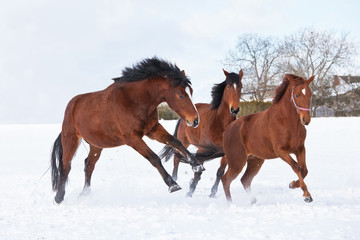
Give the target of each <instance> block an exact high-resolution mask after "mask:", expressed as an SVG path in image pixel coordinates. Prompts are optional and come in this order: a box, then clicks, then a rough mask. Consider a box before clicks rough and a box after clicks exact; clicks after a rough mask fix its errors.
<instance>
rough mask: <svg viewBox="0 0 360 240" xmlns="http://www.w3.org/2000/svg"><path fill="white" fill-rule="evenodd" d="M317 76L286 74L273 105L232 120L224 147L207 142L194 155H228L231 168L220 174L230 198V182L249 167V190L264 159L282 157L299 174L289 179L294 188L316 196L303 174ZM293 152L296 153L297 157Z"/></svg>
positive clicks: (306, 198) (200, 157)
mask: <svg viewBox="0 0 360 240" xmlns="http://www.w3.org/2000/svg"><path fill="white" fill-rule="evenodd" d="M314 78H315V76H312V77H310V78H309V79H308V80H305V79H304V78H303V77H299V76H295V75H291V74H286V75H285V76H284V78H283V81H282V83H281V85H280V86H278V87H277V88H276V90H275V97H274V99H273V102H272V105H271V106H270V107H269V108H268V109H267V110H265V111H263V112H259V113H255V114H250V115H247V116H243V117H240V118H238V119H237V120H235V121H234V122H232V123H231V124H229V126H228V127H227V128H226V130H225V131H224V136H223V143H222V147H220V148H219V147H217V146H210V145H209V146H208V147H207V149H206V151H205V152H202V153H197V154H196V155H195V156H196V157H197V159H198V160H199V161H204V160H208V159H213V158H216V157H220V156H223V155H225V156H226V160H227V164H228V169H227V171H226V173H225V175H223V176H220V177H221V181H222V184H223V188H224V192H225V196H226V199H227V200H228V201H229V202H231V201H232V198H231V193H230V184H231V182H232V181H233V180H234V179H235V178H236V177H237V176H238V175H239V174H240V172H241V171H242V169H243V167H244V166H245V164H246V163H248V165H247V169H246V171H245V173H244V175H243V176H242V178H241V183H242V185H243V187H244V189H245V190H246V191H247V192H250V188H251V182H252V180H253V178H254V177H255V175H256V174H257V173H258V172H259V170H260V168H261V166H262V164H263V163H264V160H265V159H274V158H281V159H282V160H283V161H285V162H286V163H287V164H289V165H290V166H291V168H292V170H293V171H294V172H295V173H296V175H297V176H298V180H296V181H295V180H294V181H292V182H290V184H289V187H290V188H292V189H295V188H299V187H300V188H301V189H302V191H303V197H304V201H305V202H312V201H313V198H312V196H311V194H310V192H309V191H308V189H307V186H306V184H305V182H304V178H305V177H306V175H307V173H308V169H307V166H306V161H305V145H304V144H305V138H306V128H305V126H306V125H308V124H309V123H310V120H311V116H310V105H311V96H312V92H311V89H310V87H309V85H310V83H311V82H312V81H313V80H314ZM290 154H295V156H296V159H297V161H295V160H294V159H293V158H292V157H291V155H290Z"/></svg>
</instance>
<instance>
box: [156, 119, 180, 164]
mask: <svg viewBox="0 0 360 240" xmlns="http://www.w3.org/2000/svg"><path fill="white" fill-rule="evenodd" d="M180 122H181V119H179V120H178V121H177V123H176V127H175V131H174V134H173V136H174V137H175V138H177V134H178V129H179V126H180ZM176 153H177V152H176V151H175V149H174V148H173V147H171V146H169V145H166V146H165V147H164V148H163V149H162V150H161V152H160V154H159V155H160V158H161V159H163V158H165V162H167V161H169V159H170V158H171V157H172V156H173V155H174V154H176ZM179 155H180V154H179ZM180 156H181V155H180Z"/></svg>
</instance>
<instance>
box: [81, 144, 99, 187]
mask: <svg viewBox="0 0 360 240" xmlns="http://www.w3.org/2000/svg"><path fill="white" fill-rule="evenodd" d="M101 151H102V148H97V147H95V146H93V145H90V152H89V155H88V157H87V158H86V159H85V168H84V171H85V184H84V189H83V193H85V192H87V191H88V190H89V188H90V185H91V176H92V173H93V171H94V168H95V164H96V162H97V161H98V160H99V158H100V155H101Z"/></svg>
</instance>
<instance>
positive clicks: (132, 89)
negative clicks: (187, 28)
mask: <svg viewBox="0 0 360 240" xmlns="http://www.w3.org/2000/svg"><path fill="white" fill-rule="evenodd" d="M113 80H114V83H113V84H111V85H110V86H109V87H107V88H106V89H105V90H102V91H98V92H92V93H87V94H82V95H78V96H76V97H74V98H73V99H72V100H71V101H70V102H69V104H68V106H67V108H66V111H65V116H64V121H63V125H62V131H61V133H60V134H59V136H58V138H57V139H56V141H55V143H54V147H53V151H52V157H51V165H52V188H53V190H54V191H57V193H56V196H55V201H56V202H57V203H60V202H62V201H63V199H64V195H65V184H66V181H67V178H68V174H69V172H70V168H71V161H72V158H73V156H74V154H75V152H76V149H77V148H78V146H79V142H80V140H81V139H84V140H85V141H86V142H87V143H89V145H90V152H89V155H88V157H87V158H86V159H85V185H84V190H86V189H87V188H89V187H90V181H91V175H92V172H93V170H94V167H95V164H96V162H97V161H98V159H99V157H100V154H101V151H102V149H103V148H111V147H116V146H120V145H124V144H126V145H128V146H131V147H132V148H134V149H135V150H136V151H137V152H138V153H140V154H141V155H142V156H143V157H145V158H146V159H147V160H148V161H149V162H150V163H151V164H152V165H153V166H154V167H155V168H156V169H157V170H158V171H159V173H160V175H161V176H162V178H163V180H164V182H165V183H166V185H168V186H169V191H170V192H174V191H177V190H180V189H181V188H180V186H179V185H178V184H177V183H176V182H175V181H174V180H173V179H172V178H171V176H170V175H169V174H168V173H167V172H166V170H165V169H164V167H163V166H162V164H161V160H160V158H159V157H158V156H157V155H156V154H155V153H154V152H153V151H152V150H151V149H150V148H149V147H148V146H147V145H146V143H145V142H144V141H143V140H142V137H143V136H144V135H146V136H148V137H149V138H150V139H154V140H157V141H159V142H161V143H164V144H169V145H171V146H172V147H174V148H175V149H176V150H177V151H178V152H179V153H181V155H182V156H183V157H184V158H185V159H187V162H188V163H190V164H191V165H192V167H193V170H194V171H195V172H197V171H203V170H205V169H204V168H203V166H202V165H201V164H200V163H199V162H198V161H197V160H196V159H195V158H194V156H193V155H192V154H191V153H190V152H189V151H188V150H187V149H186V148H185V147H184V146H183V145H182V144H181V142H180V141H179V140H177V139H176V138H174V137H173V136H172V135H170V134H169V133H168V132H167V131H166V130H165V129H164V128H163V126H162V125H160V124H159V122H158V112H157V106H158V105H159V104H160V103H161V102H167V103H168V105H169V106H170V108H172V109H173V110H174V111H175V112H176V113H177V114H178V115H179V116H180V117H181V118H183V119H184V120H185V122H186V123H187V124H188V125H189V126H192V127H197V126H198V123H199V114H198V112H197V109H196V108H195V106H194V104H193V103H192V101H191V97H192V88H191V82H190V80H189V78H188V77H186V75H185V72H184V71H180V70H179V68H178V67H177V66H176V65H174V64H172V63H170V62H167V61H164V60H161V59H158V58H156V57H154V58H150V59H144V60H143V61H141V62H139V63H138V64H137V65H135V66H133V67H132V68H125V69H124V70H123V71H122V77H119V78H114V79H113Z"/></svg>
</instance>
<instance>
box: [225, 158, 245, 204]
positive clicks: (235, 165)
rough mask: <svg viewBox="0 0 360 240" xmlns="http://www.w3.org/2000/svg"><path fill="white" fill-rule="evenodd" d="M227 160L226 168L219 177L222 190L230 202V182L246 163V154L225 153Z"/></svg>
mask: <svg viewBox="0 0 360 240" xmlns="http://www.w3.org/2000/svg"><path fill="white" fill-rule="evenodd" d="M226 157H227V160H228V165H229V167H228V170H227V171H226V173H225V175H224V176H223V177H222V178H221V182H222V184H223V187H224V192H225V196H226V199H227V200H228V202H232V199H231V193H230V184H231V182H232V181H233V180H234V179H235V178H236V177H237V176H238V175H239V174H240V172H241V170H242V169H243V167H244V166H245V164H246V156H245V155H244V153H240V154H238V153H236V154H235V155H234V154H226Z"/></svg>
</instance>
